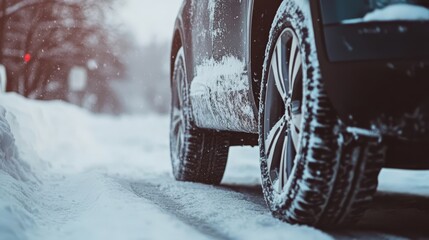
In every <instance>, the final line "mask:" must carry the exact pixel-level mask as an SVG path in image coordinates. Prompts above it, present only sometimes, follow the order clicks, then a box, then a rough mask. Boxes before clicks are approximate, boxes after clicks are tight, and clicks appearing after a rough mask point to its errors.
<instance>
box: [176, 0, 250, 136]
mask: <svg viewBox="0 0 429 240" xmlns="http://www.w3.org/2000/svg"><path fill="white" fill-rule="evenodd" d="M251 7H252V1H228V0H209V1H197V0H187V1H185V2H184V7H183V9H182V11H181V15H180V16H179V19H180V20H178V24H179V25H181V26H182V29H184V31H182V37H183V41H184V42H186V46H185V57H186V61H187V63H188V66H187V67H188V69H187V70H188V81H189V87H190V99H191V106H192V115H193V120H194V122H195V124H196V125H197V126H198V127H201V128H210V129H218V130H225V131H235V132H245V133H257V121H256V112H255V104H254V99H253V94H251V93H252V91H251V80H250V77H249V76H250V74H249V71H248V69H249V67H248V65H249V64H248V63H249V58H250V57H249V51H248V49H249V42H248V41H247V39H248V34H249V32H248V29H249V27H248V25H249V19H248V13H249V12H250V11H251Z"/></svg>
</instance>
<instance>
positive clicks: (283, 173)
mask: <svg viewBox="0 0 429 240" xmlns="http://www.w3.org/2000/svg"><path fill="white" fill-rule="evenodd" d="M289 141H290V138H289V135H286V137H285V140H284V142H283V147H282V154H281V158H280V167H279V178H278V181H277V184H278V185H277V191H278V192H282V190H283V187H284V186H285V185H286V182H287V178H288V176H287V169H286V166H287V161H288V160H289V159H287V158H286V156H287V150H288V149H287V147H288V143H289Z"/></svg>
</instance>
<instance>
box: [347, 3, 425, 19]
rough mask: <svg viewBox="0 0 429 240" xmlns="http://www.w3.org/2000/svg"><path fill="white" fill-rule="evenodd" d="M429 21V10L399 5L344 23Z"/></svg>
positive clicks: (416, 6) (410, 5) (409, 5)
mask: <svg viewBox="0 0 429 240" xmlns="http://www.w3.org/2000/svg"><path fill="white" fill-rule="evenodd" d="M428 20H429V9H427V8H425V7H422V6H418V5H412V4H405V3H398V4H393V5H389V6H387V7H385V8H382V9H377V10H374V11H373V12H370V13H367V14H366V15H365V16H364V17H363V18H358V19H348V20H345V21H343V23H359V22H377V21H428Z"/></svg>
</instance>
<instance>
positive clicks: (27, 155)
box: [0, 94, 429, 240]
mask: <svg viewBox="0 0 429 240" xmlns="http://www.w3.org/2000/svg"><path fill="white" fill-rule="evenodd" d="M0 102H1V103H2V106H1V109H0V110H1V111H0V131H1V133H0V139H1V142H0V143H1V144H0V157H1V159H0V216H1V218H0V239H43V240H45V239H47V240H49V239H169V238H171V237H172V236H174V237H175V238H177V239H261V238H264V239H284V238H285V237H286V238H288V239H355V238H359V237H361V238H371V239H386V238H396V239H408V238H409V239H416V238H421V239H424V238H428V237H429V230H427V224H428V223H429V214H428V213H429V204H428V203H429V181H427V179H428V172H425V171H422V172H411V171H399V170H385V171H383V172H382V174H381V183H380V192H379V193H378V194H377V196H376V200H375V202H374V204H373V205H372V207H371V209H370V211H368V212H367V214H366V216H365V218H364V219H363V220H362V221H361V222H360V223H359V225H358V226H357V227H355V228H353V229H344V230H335V231H333V230H330V231H321V230H317V229H313V228H310V227H302V226H292V225H288V224H286V223H283V222H280V221H278V220H276V219H274V218H273V217H271V215H270V214H269V211H268V209H267V208H266V205H265V202H264V200H263V196H262V192H261V187H260V177H259V166H258V159H257V158H258V149H256V148H255V149H251V148H233V149H232V150H231V154H230V161H229V165H228V167H227V171H226V174H225V178H224V180H223V183H222V185H221V186H218V187H214V186H207V185H201V184H193V183H178V182H176V181H174V180H173V177H172V176H171V174H170V172H171V167H170V160H169V146H168V122H169V121H168V117H166V116H157V115H146V116H122V117H110V116H100V115H93V114H91V113H88V112H86V111H84V110H81V109H79V108H76V107H74V106H71V105H68V104H65V103H62V102H37V101H31V100H26V99H24V98H22V97H19V96H17V95H14V94H8V95H3V96H0Z"/></svg>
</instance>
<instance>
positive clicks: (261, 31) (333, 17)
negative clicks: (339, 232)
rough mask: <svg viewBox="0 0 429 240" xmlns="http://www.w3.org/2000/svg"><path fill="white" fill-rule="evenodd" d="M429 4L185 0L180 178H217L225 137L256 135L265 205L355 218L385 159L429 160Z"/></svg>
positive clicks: (177, 66)
mask: <svg viewBox="0 0 429 240" xmlns="http://www.w3.org/2000/svg"><path fill="white" fill-rule="evenodd" d="M428 14H429V1H428V0H347V1H345V0H284V1H281V0H270V1H262V0H260V1H256V0H198V1H197V0H185V1H184V3H183V6H182V8H181V10H180V13H179V15H178V18H177V21H176V25H175V31H174V37H173V45H172V51H171V89H172V112H171V131H170V139H171V159H172V165H173V171H174V175H175V177H176V179H177V180H180V181H193V182H201V183H207V184H219V183H220V181H221V179H222V177H223V174H224V170H225V165H226V162H227V157H228V149H229V147H230V146H236V145H254V146H255V145H259V147H260V153H261V154H260V166H261V174H262V183H263V184H262V185H263V186H262V187H263V192H264V195H265V199H266V202H267V204H268V206H269V208H270V210H271V211H272V213H273V215H274V216H276V217H278V218H280V219H282V220H285V221H287V222H289V223H296V224H307V225H312V226H318V227H332V226H338V225H348V224H352V223H354V222H356V221H357V220H358V219H359V217H360V216H362V214H363V213H364V210H365V209H366V208H367V207H368V205H369V203H370V202H371V200H372V198H373V195H374V193H375V192H376V189H377V182H378V175H379V172H380V170H381V169H382V168H383V167H386V168H402V169H429V44H428V43H429V15H428ZM255 158H256V157H255Z"/></svg>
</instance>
